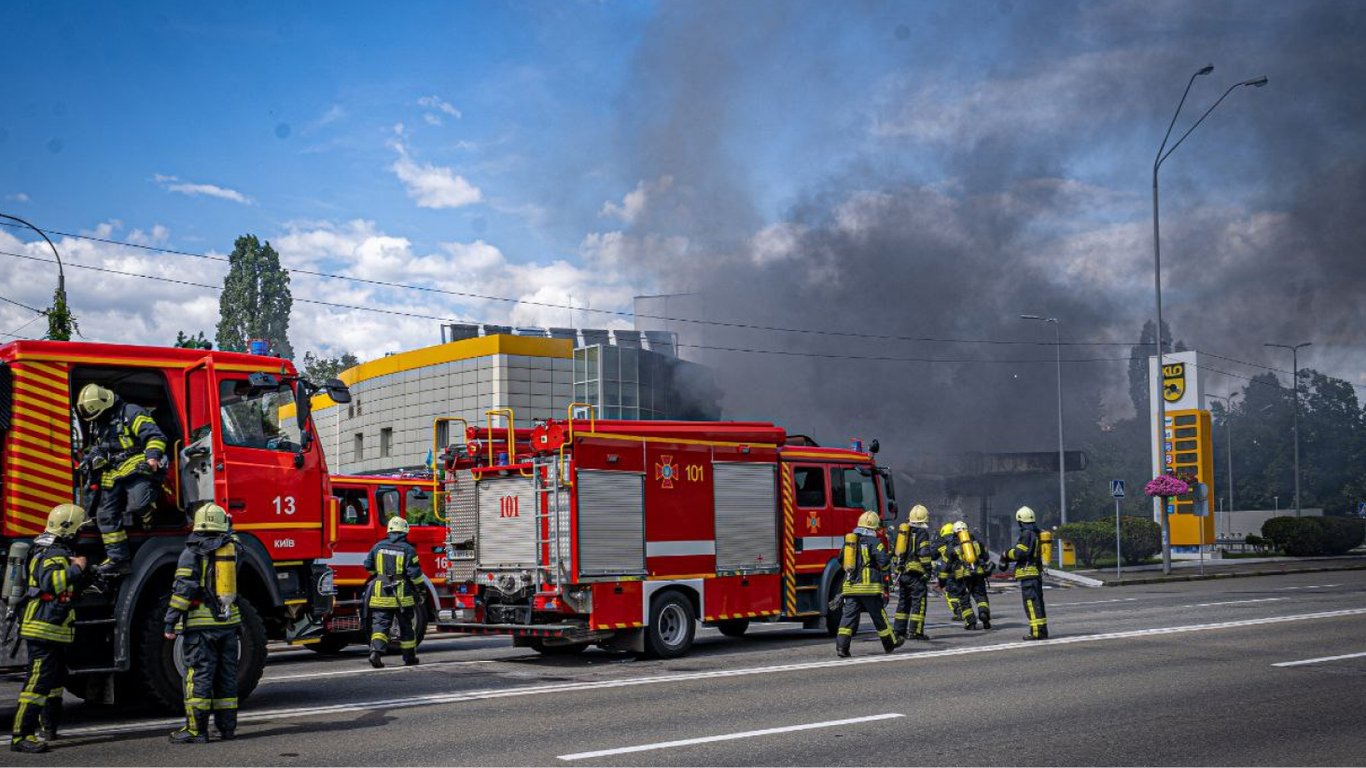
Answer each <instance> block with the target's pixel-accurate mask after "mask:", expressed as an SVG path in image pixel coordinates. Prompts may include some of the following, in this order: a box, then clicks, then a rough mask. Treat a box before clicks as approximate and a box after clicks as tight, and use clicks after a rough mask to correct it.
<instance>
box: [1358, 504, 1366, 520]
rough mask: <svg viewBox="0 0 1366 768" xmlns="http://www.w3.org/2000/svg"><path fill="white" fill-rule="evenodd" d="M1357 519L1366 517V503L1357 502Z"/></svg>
mask: <svg viewBox="0 0 1366 768" xmlns="http://www.w3.org/2000/svg"><path fill="white" fill-rule="evenodd" d="M1357 517H1366V501H1358V502H1357Z"/></svg>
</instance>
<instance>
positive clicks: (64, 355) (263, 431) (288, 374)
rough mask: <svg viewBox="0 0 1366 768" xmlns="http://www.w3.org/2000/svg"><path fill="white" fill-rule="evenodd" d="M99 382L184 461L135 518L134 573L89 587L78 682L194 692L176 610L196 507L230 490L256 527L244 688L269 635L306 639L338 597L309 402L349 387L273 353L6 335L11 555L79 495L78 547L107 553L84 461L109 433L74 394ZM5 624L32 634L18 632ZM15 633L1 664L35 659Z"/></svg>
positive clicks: (245, 576)
mask: <svg viewBox="0 0 1366 768" xmlns="http://www.w3.org/2000/svg"><path fill="white" fill-rule="evenodd" d="M90 383H97V384H100V385H102V386H104V387H107V388H109V389H111V390H113V391H114V392H115V393H116V395H117V396H118V397H120V398H122V399H123V400H125V401H127V402H131V403H135V404H137V405H140V406H143V407H144V408H147V409H148V410H149V411H150V412H151V415H152V417H153V419H154V420H155V421H156V423H157V426H158V427H159V428H160V429H161V431H162V432H163V433H165V435H166V438H167V443H168V450H167V452H166V455H167V459H168V462H169V466H168V468H167V469H166V470H165V472H164V474H162V475H161V477H160V481H161V492H160V494H159V497H158V499H157V502H156V504H155V508H154V510H153V511H152V513H151V515H150V518H149V520H148V521H147V522H145V523H144V522H143V521H140V520H128V519H125V521H124V523H125V529H126V530H127V533H128V537H129V543H130V545H131V549H132V560H131V567H132V572H131V573H130V574H129V575H127V576H125V577H122V578H120V579H118V580H117V581H114V582H112V583H111V584H110V585H108V586H107V588H106V589H103V590H98V591H92V590H90V589H86V590H84V591H83V592H81V593H80V594H79V596H78V597H77V599H76V600H75V602H74V605H75V609H76V619H75V630H76V640H75V643H74V644H73V646H72V650H71V652H70V654H69V656H68V664H69V672H70V679H69V681H68V683H67V688H68V689H69V690H71V691H72V692H73V693H75V694H76V695H78V696H81V697H82V698H86V699H92V700H99V701H106V702H121V701H134V700H139V699H145V698H146V697H147V695H148V694H150V696H151V697H153V698H154V699H155V700H157V701H159V702H161V703H162V704H164V705H166V706H167V707H171V708H179V707H181V706H182V703H183V702H182V697H183V691H182V684H181V673H180V669H179V665H180V658H181V654H180V653H179V649H178V647H177V646H178V644H179V643H180V642H181V641H180V640H179V639H177V640H176V641H175V643H172V642H169V641H166V640H164V639H163V638H162V629H161V622H162V618H163V616H164V615H165V612H166V605H167V602H168V600H169V598H170V591H171V585H172V576H173V571H174V570H175V565H176V560H177V558H178V557H179V556H180V553H181V551H182V549H183V548H184V542H185V537H186V534H187V533H188V531H189V521H190V520H191V518H192V516H193V512H194V509H195V508H196V507H198V506H199V505H201V504H207V503H210V502H216V503H217V504H219V505H221V506H222V507H223V508H224V509H226V510H228V513H229V514H230V515H231V517H232V521H233V528H234V530H235V531H236V532H237V535H238V537H239V538H240V540H241V552H242V556H241V574H240V577H239V582H238V584H239V595H240V597H239V606H240V608H241V613H242V634H243V643H242V658H241V661H240V666H239V670H238V684H239V688H238V690H239V698H244V697H246V696H247V695H249V694H250V693H251V691H252V690H253V689H254V688H255V687H256V683H257V681H258V680H259V679H260V677H261V672H262V669H263V666H264V663H265V653H266V641H267V639H277V640H287V641H291V642H307V641H309V640H311V639H313V638H314V637H315V636H316V635H317V634H318V633H319V632H320V631H321V626H322V625H321V620H322V617H323V616H324V614H325V613H326V612H327V611H328V610H329V609H330V608H331V604H332V573H331V571H330V570H329V569H328V568H327V567H326V566H325V565H322V564H320V563H319V562H318V561H319V559H321V558H323V557H326V556H327V554H328V553H329V551H330V548H331V538H332V535H333V534H332V531H331V530H330V529H329V528H328V526H327V525H326V523H325V520H326V517H325V515H324V512H325V511H326V510H327V508H328V505H329V504H330V503H331V502H330V494H329V491H328V474H327V465H326V463H325V461H324V459H323V454H322V449H321V445H320V443H319V441H318V440H317V439H316V436H315V434H314V432H313V424H312V421H311V419H310V417H309V413H310V409H309V406H308V403H309V397H310V396H311V395H313V394H315V393H318V392H323V391H325V392H326V393H327V394H328V395H330V396H331V397H332V398H333V399H334V400H336V401H338V402H345V401H347V400H349V397H350V396H349V393H347V391H346V388H345V386H344V385H343V384H342V383H341V382H340V381H336V380H333V381H330V382H328V383H327V384H326V385H324V386H321V387H318V386H314V385H312V384H310V383H309V382H307V381H304V380H303V379H301V378H300V377H299V376H298V375H297V374H296V373H295V371H294V368H293V367H292V365H291V364H290V363H289V362H288V361H286V360H281V359H279V358H273V357H263V356H257V355H249V354H243V353H235V352H218V351H204V350H198V349H179V348H163V347H139V346H122V345H111V344H89V343H74V342H49V341H17V342H12V343H10V344H5V345H3V346H0V508H2V509H3V517H0V549H3V550H4V551H5V553H6V554H7V555H8V554H9V553H11V552H14V553H18V552H20V551H22V550H23V549H24V548H25V547H26V546H27V544H28V543H29V542H30V541H31V540H32V538H33V537H34V536H36V535H37V534H39V533H40V532H42V530H43V526H44V523H45V520H46V517H47V513H48V510H49V509H51V507H52V506H54V505H56V504H62V503H68V502H72V501H73V500H74V501H76V502H77V503H81V504H83V505H85V506H86V507H87V509H86V512H87V516H88V518H89V520H88V524H87V525H88V527H85V528H83V529H82V534H81V535H80V538H79V541H78V543H77V551H78V553H79V554H81V555H85V556H87V557H88V559H89V562H90V563H91V564H94V563H97V562H99V561H100V560H101V559H103V557H104V553H103V548H102V545H101V544H100V536H99V533H98V531H97V530H95V528H94V517H95V509H94V504H93V502H94V499H93V498H92V494H93V493H95V492H97V491H96V489H97V488H98V483H96V482H94V480H95V478H94V477H87V476H85V475H84V474H83V473H81V472H80V471H78V468H79V467H80V466H81V459H82V457H83V455H85V454H86V453H87V452H88V451H89V450H90V448H91V447H92V446H91V445H90V444H91V443H92V442H93V438H94V436H93V435H92V434H91V426H90V424H89V423H88V422H86V421H84V420H82V419H79V418H77V416H76V414H75V411H74V402H75V398H76V396H77V395H78V393H79V392H80V390H81V388H82V387H84V386H85V385H86V384H90ZM17 545H23V546H17ZM21 578H22V577H21ZM5 586H6V588H7V589H8V588H9V587H10V586H11V585H10V584H9V582H8V581H7V582H6V585H5ZM20 586H21V587H22V584H21V585H20ZM23 591H24V590H23V589H22V588H21V589H19V590H17V594H16V592H14V591H7V593H6V597H7V599H6V600H5V602H4V605H3V606H2V607H0V617H3V618H5V619H8V614H11V613H13V612H15V611H18V610H19V609H20V608H21V606H22V601H23V597H22V593H23ZM6 626H11V627H12V626H13V624H12V623H9V622H7V623H6ZM6 635H7V636H6V638H5V642H6V643H9V644H18V639H17V632H13V631H7V633H6ZM12 648H13V645H10V646H9V647H6V648H3V649H0V654H2V655H0V666H6V665H9V664H11V663H13V662H14V661H21V660H22V658H21V657H18V658H16V656H15V655H13V654H12ZM16 650H17V649H16Z"/></svg>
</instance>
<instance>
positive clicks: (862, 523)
mask: <svg viewBox="0 0 1366 768" xmlns="http://www.w3.org/2000/svg"><path fill="white" fill-rule="evenodd" d="M881 524H882V520H881V518H879V517H878V516H877V513H876V512H864V513H863V514H861V515H859V516H858V525H859V527H860V528H877V527H878V526H879V525H881Z"/></svg>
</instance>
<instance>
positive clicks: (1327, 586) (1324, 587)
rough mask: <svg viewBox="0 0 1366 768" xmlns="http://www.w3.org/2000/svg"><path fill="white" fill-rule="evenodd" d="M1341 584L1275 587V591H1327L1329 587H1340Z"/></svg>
mask: <svg viewBox="0 0 1366 768" xmlns="http://www.w3.org/2000/svg"><path fill="white" fill-rule="evenodd" d="M1340 586H1342V585H1341V584H1310V585H1309V586H1307V587H1277V589H1328V588H1329V587H1340Z"/></svg>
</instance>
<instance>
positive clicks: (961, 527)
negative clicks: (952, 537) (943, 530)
mask: <svg viewBox="0 0 1366 768" xmlns="http://www.w3.org/2000/svg"><path fill="white" fill-rule="evenodd" d="M967 529H968V524H967V523H965V522H963V521H962V520H959V521H958V522H956V523H954V524H953V532H954V533H960V532H962V531H966V530H967Z"/></svg>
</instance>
